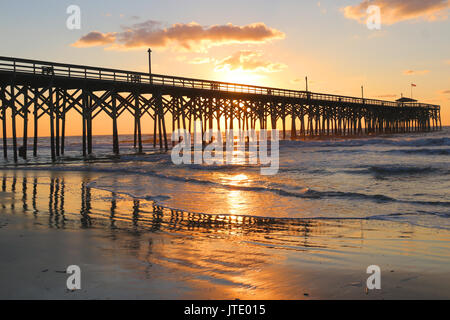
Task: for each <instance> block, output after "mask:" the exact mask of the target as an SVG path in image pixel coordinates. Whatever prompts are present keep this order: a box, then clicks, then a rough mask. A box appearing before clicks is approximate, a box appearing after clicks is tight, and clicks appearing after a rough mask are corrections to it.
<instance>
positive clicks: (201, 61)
mask: <svg viewBox="0 0 450 320" xmlns="http://www.w3.org/2000/svg"><path fill="white" fill-rule="evenodd" d="M210 62H211V59H210V58H194V59H192V60H191V61H189V63H190V64H205V63H210Z"/></svg>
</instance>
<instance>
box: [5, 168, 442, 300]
mask: <svg viewBox="0 0 450 320" xmlns="http://www.w3.org/2000/svg"><path fill="white" fill-rule="evenodd" d="M95 178H96V175H95V174H90V173H87V172H83V173H81V172H80V173H78V172H48V171H18V170H17V171H3V172H2V175H1V176H0V179H2V180H1V186H0V187H1V190H2V192H1V193H0V213H1V214H0V257H2V258H1V260H0V299H114V298H123V299H236V298H238V299H398V298H402V299H403V298H404V299H429V298H435V299H449V298H450V270H449V267H448V266H449V265H450V250H449V249H450V242H449V240H450V232H449V231H447V230H441V229H435V228H423V227H418V226H412V225H410V224H406V223H399V222H391V221H377V220H364V219H361V220H353V219H348V220H334V219H330V220H301V219H298V220H273V219H257V218H241V217H237V216H206V215H198V214H192V213H187V212H179V211H174V210H169V209H165V208H160V207H157V206H155V205H154V204H153V203H152V202H150V201H145V200H138V199H133V198H130V197H128V196H126V195H122V194H114V193H111V192H108V191H103V190H98V189H94V188H91V187H89V182H90V181H92V180H93V179H95ZM73 264H75V265H78V266H80V268H81V272H82V280H81V286H82V289H81V290H78V291H69V290H67V289H66V279H67V277H68V275H67V274H65V273H64V271H65V269H66V268H67V266H69V265H73ZM373 264H375V265H379V266H380V268H381V272H382V274H381V290H369V291H367V290H366V279H367V277H368V276H369V275H368V274H366V268H367V266H369V265H373Z"/></svg>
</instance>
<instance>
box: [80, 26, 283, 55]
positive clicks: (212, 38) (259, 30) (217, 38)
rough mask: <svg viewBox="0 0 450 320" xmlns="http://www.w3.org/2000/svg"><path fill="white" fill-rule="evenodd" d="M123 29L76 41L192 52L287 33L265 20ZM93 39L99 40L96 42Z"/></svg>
mask: <svg viewBox="0 0 450 320" xmlns="http://www.w3.org/2000/svg"><path fill="white" fill-rule="evenodd" d="M122 29H123V31H121V32H109V33H101V32H98V31H94V32H90V33H88V34H87V35H85V36H83V37H82V38H80V39H79V40H78V41H77V42H75V43H74V44H73V46H75V47H86V46H95V45H104V44H111V48H112V49H134V48H142V47H151V48H166V47H170V46H174V47H178V48H182V49H185V50H188V51H202V50H203V51H204V50H206V49H207V48H209V47H212V46H220V45H225V44H232V43H265V42H268V41H271V40H274V39H283V38H284V37H285V34H284V33H283V32H281V31H279V30H276V29H273V28H270V27H268V26H266V25H265V24H264V23H253V24H248V25H244V26H237V25H233V24H231V23H228V24H225V25H212V26H202V25H200V24H198V23H196V22H191V23H187V24H183V23H177V24H174V25H172V26H170V27H166V28H164V27H162V26H161V23H159V22H156V21H152V20H148V21H145V22H143V23H138V24H134V25H132V26H131V27H127V26H123V27H122ZM92 39H96V41H93V40H92Z"/></svg>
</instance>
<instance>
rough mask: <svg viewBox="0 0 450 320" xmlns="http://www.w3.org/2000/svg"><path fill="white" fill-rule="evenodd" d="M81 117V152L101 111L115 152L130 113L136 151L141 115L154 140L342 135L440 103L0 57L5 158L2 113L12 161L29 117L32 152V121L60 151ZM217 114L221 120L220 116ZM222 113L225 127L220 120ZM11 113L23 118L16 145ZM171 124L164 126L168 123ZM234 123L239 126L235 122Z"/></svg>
mask: <svg viewBox="0 0 450 320" xmlns="http://www.w3.org/2000/svg"><path fill="white" fill-rule="evenodd" d="M68 112H77V113H78V114H80V116H81V121H82V132H81V136H82V150H81V152H82V154H83V156H88V155H90V154H92V147H93V143H92V132H93V126H92V121H93V119H94V118H95V117H96V116H97V115H99V114H100V113H106V114H107V115H108V116H109V117H110V118H111V121H112V127H113V129H112V137H113V141H112V150H113V152H114V153H115V154H119V138H118V136H119V132H118V129H117V119H118V118H119V117H120V116H121V115H122V114H123V113H124V112H129V113H130V114H131V115H132V116H133V118H134V124H133V126H134V146H135V148H136V149H137V151H138V152H142V149H143V141H142V125H143V124H142V123H143V122H144V121H149V120H150V119H152V120H153V136H154V139H153V146H154V147H156V146H157V143H159V147H160V148H162V149H166V150H167V149H168V148H169V138H168V132H169V129H170V131H175V130H177V129H186V130H188V131H190V132H191V131H192V130H193V126H194V121H196V120H201V121H202V126H203V127H202V130H203V131H206V130H207V129H219V130H220V129H222V130H224V129H225V130H226V129H233V124H234V123H236V122H237V124H238V128H239V129H245V130H248V129H256V128H258V125H259V128H261V129H269V121H270V128H272V129H275V128H277V124H278V123H280V122H281V126H282V127H281V128H280V129H281V130H282V137H283V138H286V134H287V128H286V125H288V126H289V129H290V138H292V139H295V138H298V137H306V136H332V135H338V136H347V135H363V134H379V133H406V132H414V131H431V130H440V129H442V123H441V116H440V106H437V105H431V104H424V103H398V102H392V101H383V100H376V99H365V98H357V97H348V96H339V95H332V94H323V93H315V92H310V91H296V90H287V89H278V88H268V87H260V86H252V85H243V84H236V83H227V82H218V81H209V80H200V79H191V78H182V77H175V76H165V75H159V74H151V75H150V74H149V73H142V72H133V71H126V70H115V69H106V68H97V67H89V66H81V65H72V64H63V63H54V62H46V61H36V60H28V59H18V58H10V57H0V119H1V120H2V132H3V156H4V158H5V159H7V158H8V152H7V150H8V145H7V143H8V140H7V121H11V135H12V149H13V158H14V161H18V157H19V156H20V157H23V158H26V157H27V149H28V135H29V132H28V122H29V121H33V122H34V126H33V128H34V132H33V145H32V150H33V156H36V155H37V152H38V125H39V120H40V121H49V122H50V144H51V146H50V147H51V148H50V149H51V157H52V159H53V160H56V159H57V158H58V157H59V156H62V155H64V142H65V129H66V125H67V123H66V115H67V113H68ZM221 119H222V121H221ZM223 120H224V123H225V127H222V128H221V125H222V126H223ZM17 121H23V134H22V144H21V146H20V147H19V146H18V138H17ZM169 126H170V127H169ZM234 129H237V128H234Z"/></svg>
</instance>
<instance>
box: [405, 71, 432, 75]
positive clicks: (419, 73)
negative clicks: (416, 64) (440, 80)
mask: <svg viewBox="0 0 450 320" xmlns="http://www.w3.org/2000/svg"><path fill="white" fill-rule="evenodd" d="M429 72H430V70H405V71H403V74H404V75H405V76H414V75H418V76H419V75H423V74H427V73H429Z"/></svg>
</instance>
